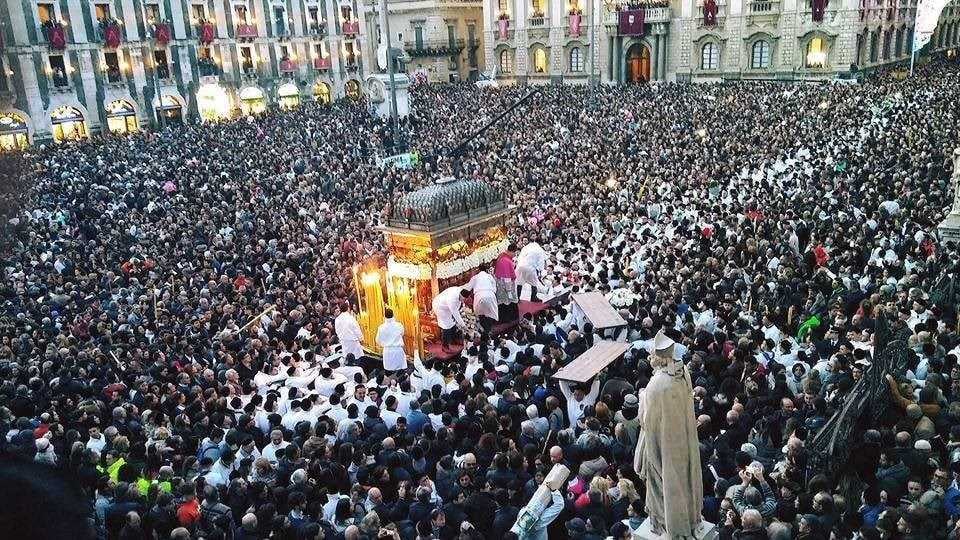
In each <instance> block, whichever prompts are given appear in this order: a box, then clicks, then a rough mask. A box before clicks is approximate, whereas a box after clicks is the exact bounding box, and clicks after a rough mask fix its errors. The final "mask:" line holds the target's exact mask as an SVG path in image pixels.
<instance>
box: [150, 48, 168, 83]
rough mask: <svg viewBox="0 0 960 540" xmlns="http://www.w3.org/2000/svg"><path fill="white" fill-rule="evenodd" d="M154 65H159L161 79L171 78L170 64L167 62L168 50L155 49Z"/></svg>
mask: <svg viewBox="0 0 960 540" xmlns="http://www.w3.org/2000/svg"><path fill="white" fill-rule="evenodd" d="M153 65H154V66H156V67H157V77H159V78H160V79H161V80H166V79H169V78H170V65H169V64H168V63H167V51H166V50H164V49H157V50H155V51H153Z"/></svg>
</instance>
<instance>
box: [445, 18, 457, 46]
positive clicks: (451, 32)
mask: <svg viewBox="0 0 960 540" xmlns="http://www.w3.org/2000/svg"><path fill="white" fill-rule="evenodd" d="M447 44H448V45H450V47H451V48H453V47H456V45H457V28H456V27H455V26H453V25H452V24H448V25H447Z"/></svg>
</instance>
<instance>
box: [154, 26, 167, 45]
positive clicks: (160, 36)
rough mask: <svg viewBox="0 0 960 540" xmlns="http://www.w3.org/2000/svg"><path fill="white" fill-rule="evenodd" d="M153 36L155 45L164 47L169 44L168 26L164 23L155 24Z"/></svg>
mask: <svg viewBox="0 0 960 540" xmlns="http://www.w3.org/2000/svg"><path fill="white" fill-rule="evenodd" d="M154 28H155V29H154V31H153V36H154V39H156V40H157V45H166V44H167V43H170V25H168V24H166V23H157V25H156V26H155V27H154Z"/></svg>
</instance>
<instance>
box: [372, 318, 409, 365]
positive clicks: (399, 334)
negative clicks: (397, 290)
mask: <svg viewBox="0 0 960 540" xmlns="http://www.w3.org/2000/svg"><path fill="white" fill-rule="evenodd" d="M383 316H384V320H383V322H382V323H381V324H380V327H379V328H377V345H379V346H381V347H383V369H384V370H386V371H388V372H391V371H402V370H405V369H407V355H406V353H405V352H404V351H403V334H404V329H403V325H402V324H401V323H400V322H399V321H397V320H396V319H394V318H393V310H392V309H390V308H387V309H385V310H384V312H383Z"/></svg>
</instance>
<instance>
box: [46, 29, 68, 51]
mask: <svg viewBox="0 0 960 540" xmlns="http://www.w3.org/2000/svg"><path fill="white" fill-rule="evenodd" d="M50 46H51V47H53V48H54V49H58V50H61V51H62V50H63V49H66V48H67V36H66V34H64V32H63V27H62V26H60V25H59V24H57V25H56V26H54V27H53V28H51V29H50Z"/></svg>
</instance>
